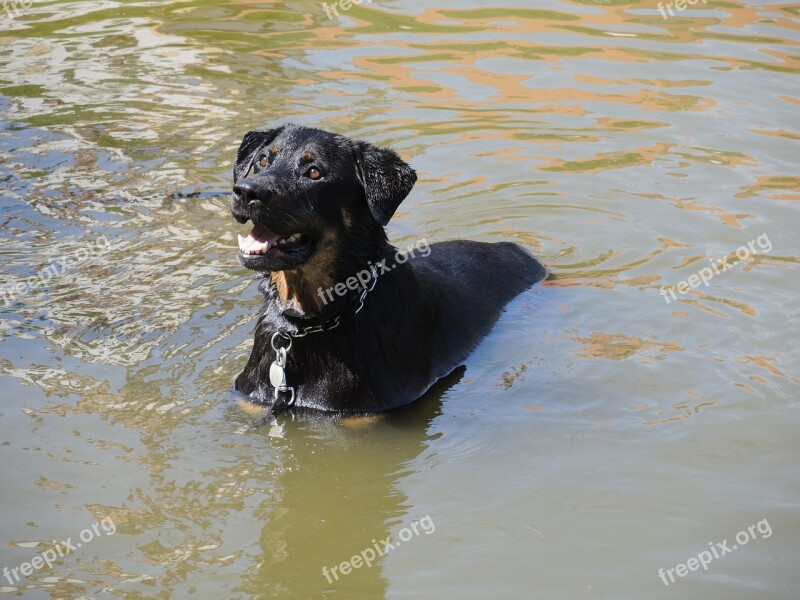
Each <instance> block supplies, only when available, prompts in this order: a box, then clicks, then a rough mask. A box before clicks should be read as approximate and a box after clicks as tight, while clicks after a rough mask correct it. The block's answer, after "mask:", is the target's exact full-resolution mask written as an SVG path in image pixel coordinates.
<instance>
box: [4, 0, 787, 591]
mask: <svg viewBox="0 0 800 600" xmlns="http://www.w3.org/2000/svg"><path fill="white" fill-rule="evenodd" d="M329 4H331V3H329ZM339 12H340V16H338V17H334V18H332V19H331V18H328V16H327V15H326V13H325V11H324V9H323V7H322V3H317V2H296V1H285V0H281V1H273V2H269V1H250V0H232V1H231V2H226V3H223V4H221V5H214V4H209V3H203V2H198V1H196V0H187V1H183V2H161V3H154V2H144V1H140V0H131V1H125V2H117V1H108V2H99V1H92V2H89V1H70V2H67V1H65V0H56V1H53V2H35V3H32V4H31V6H30V7H28V8H24V9H20V10H19V12H18V14H15V15H13V16H9V15H8V14H3V13H0V129H1V130H2V133H1V134H0V179H2V181H3V187H2V192H0V219H2V221H0V222H2V226H3V227H2V235H0V254H2V257H3V260H2V262H1V263H0V278H1V279H0V294H5V295H0V311H2V318H1V319H0V335H2V339H3V345H2V351H0V373H2V374H3V376H4V377H3V392H2V405H0V418H2V423H3V434H2V436H0V457H2V459H3V475H4V478H3V483H4V485H3V486H2V487H0V505H2V507H3V508H2V510H1V511H0V523H1V524H2V527H0V530H1V531H2V536H0V538H1V540H2V541H3V542H6V543H5V544H0V569H2V568H3V567H8V568H13V567H16V566H18V565H20V564H22V563H24V562H26V561H29V560H31V558H32V557H33V556H35V554H36V553H37V552H40V551H41V550H42V549H43V548H45V544H49V543H50V542H51V540H53V539H65V538H66V537H69V536H76V535H77V534H78V533H79V532H80V531H81V530H83V529H84V528H85V527H87V526H89V525H91V524H92V523H93V522H95V521H97V520H100V519H102V518H104V517H106V516H108V515H111V516H113V518H114V521H115V523H116V524H117V526H118V532H117V534H115V535H114V536H109V537H103V538H100V539H96V540H94V541H93V542H92V543H91V544H88V545H87V546H86V547H83V548H81V549H79V550H77V551H75V552H74V553H72V554H70V555H69V556H67V557H65V558H63V559H62V560H61V561H59V562H58V563H57V564H56V565H55V566H54V567H53V568H52V569H42V570H37V571H36V572H34V573H31V574H30V575H28V576H25V577H24V578H22V579H21V580H19V581H15V580H14V579H13V577H12V580H11V581H9V580H8V579H7V578H5V577H0V589H2V590H3V591H6V592H13V591H15V590H16V591H19V590H26V591H25V595H26V596H31V597H43V598H44V597H69V598H72V597H74V598H78V597H81V596H84V597H100V596H110V597H120V598H122V597H164V598H169V597H174V598H181V597H186V596H188V595H190V594H195V595H198V594H200V595H211V596H214V597H226V598H250V597H272V596H288V597H297V598H318V597H342V598H376V597H398V598H399V597H415V598H416V597H437V598H438V597H442V598H450V597H453V598H465V597H466V598H472V597H474V598H484V597H487V596H497V595H499V596H501V597H528V596H529V595H530V590H531V589H536V590H537V591H538V593H539V595H540V596H542V597H555V598H561V597H563V598H575V597H579V596H597V597H608V598H641V597H647V598H651V597H660V596H662V595H663V596H664V597H666V595H667V594H673V595H674V594H675V593H678V594H679V595H681V596H682V597H712V598H716V597H720V598H722V597H724V598H726V599H730V598H751V597H754V596H758V597H763V598H794V597H797V595H798V593H800V584H798V583H797V580H796V578H795V579H793V576H792V573H791V569H790V567H789V565H791V564H793V562H796V561H797V559H798V552H797V548H796V544H793V543H792V540H794V539H796V536H797V533H798V529H797V518H796V517H797V502H796V489H795V488H794V486H792V485H791V482H793V481H796V477H797V473H796V468H795V466H794V465H795V462H796V461H795V456H796V448H797V446H796V442H795V441H794V440H795V438H796V435H795V430H796V425H797V420H798V408H800V402H798V389H799V388H798V384H800V373H799V372H798V370H797V367H796V360H794V359H795V358H796V356H797V351H798V345H797V341H796V338H797V336H796V335H794V333H795V332H796V330H797V324H798V317H797V315H796V312H797V311H796V310H795V307H796V304H797V300H796V298H797V297H796V288H797V286H796V284H795V283H794V281H795V279H796V276H795V274H796V272H797V263H798V257H800V248H799V247H798V237H797V234H796V233H795V232H796V230H797V224H798V217H797V212H796V207H795V204H796V202H797V200H798V199H800V192H799V191H800V178H798V176H797V158H796V157H797V154H798V153H797V142H798V140H800V131H797V130H796V129H797V123H798V121H797V117H796V115H797V109H798V105H799V104H800V97H798V95H797V92H796V89H797V86H796V84H795V81H794V78H795V77H796V75H797V73H798V71H799V70H800V69H799V68H798V63H797V48H798V35H797V24H796V22H797V17H798V14H799V13H800V9H798V7H796V6H793V5H788V4H780V3H774V2H762V3H753V4H748V3H743V2H738V1H730V2H714V1H711V0H710V1H709V2H708V3H706V4H702V5H701V4H700V3H696V4H695V5H693V6H690V7H689V8H687V9H686V10H683V11H680V12H676V13H675V15H674V16H672V17H671V18H669V19H666V20H665V19H664V18H662V16H661V14H660V13H659V11H658V3H657V2H651V1H650V0H630V1H626V2H597V1H594V0H571V1H570V0H547V1H546V2H544V3H542V4H537V5H536V6H534V5H533V4H531V3H528V4H526V3H517V5H509V4H506V5H491V6H490V5H487V4H485V3H483V4H481V3H479V2H475V1H473V0H439V1H437V2H435V3H415V2H412V1H411V0H380V1H378V0H376V1H374V2H371V3H366V2H362V3H360V4H354V5H353V6H352V8H350V9H349V10H340V11H339ZM286 120H294V121H299V122H301V123H306V124H313V125H318V126H321V127H325V128H328V129H332V130H335V131H337V132H342V133H345V134H348V135H351V136H354V137H363V138H368V139H370V140H371V141H373V142H376V143H379V144H391V145H392V146H394V147H395V148H396V149H397V150H398V151H399V152H400V153H401V154H402V155H403V156H404V157H405V158H407V159H409V160H410V162H411V163H412V164H413V165H414V166H415V167H416V168H417V170H418V173H419V182H418V184H417V186H416V188H415V190H414V192H412V195H411V196H410V197H409V198H408V199H407V200H406V202H405V203H404V204H403V205H402V206H401V207H400V210H399V211H398V213H397V215H396V216H395V218H394V220H393V222H392V223H391V224H390V227H389V233H390V236H391V238H392V239H393V240H394V241H395V242H396V243H397V244H398V245H402V244H407V243H409V242H413V241H414V240H417V239H420V238H422V237H424V238H426V239H428V240H430V241H438V240H443V239H452V238H460V237H466V238H474V239H482V240H514V241H517V242H519V243H521V244H524V245H525V246H527V247H529V248H530V249H532V250H533V251H534V252H536V253H537V255H539V256H540V257H541V258H542V259H543V261H544V262H545V263H547V264H548V265H549V266H550V267H551V269H552V276H551V278H550V279H549V280H548V281H547V282H546V283H545V284H544V285H543V286H541V287H540V288H539V289H537V290H534V291H532V292H530V293H528V294H525V295H523V296H522V297H520V298H519V299H518V300H516V301H515V302H514V303H513V304H512V305H511V306H510V307H509V310H508V311H507V314H506V315H505V317H504V318H503V320H501V322H500V323H499V324H498V327H497V328H496V329H495V331H494V332H493V334H492V335H491V336H490V337H489V338H488V339H487V340H486V341H485V343H483V344H482V345H481V346H480V348H478V350H477V351H476V353H475V354H474V355H473V356H472V357H471V358H470V359H469V361H468V362H467V365H466V369H465V370H462V371H460V372H458V373H456V374H455V375H454V377H452V378H451V379H450V380H449V381H447V382H444V383H443V384H442V385H441V386H439V388H438V389H437V390H436V391H434V392H433V393H431V394H430V395H429V396H428V397H426V399H425V400H424V401H422V402H419V403H417V404H416V405H414V406H412V407H410V408H409V409H407V410H405V411H403V412H401V413H398V414H393V415H389V416H385V417H383V418H381V419H379V420H377V421H376V422H367V423H364V422H355V423H325V422H315V421H307V420H303V419H297V420H292V419H291V417H290V416H287V417H286V418H284V419H282V421H281V422H279V423H277V424H275V425H274V426H265V427H260V428H254V427H253V423H255V422H256V421H257V420H258V416H257V415H252V414H248V413H247V412H245V411H242V410H241V408H240V407H239V406H237V405H236V404H235V403H234V402H232V401H231V400H230V398H229V397H228V391H229V389H230V384H231V381H232V378H233V377H234V375H235V374H236V373H237V372H238V370H239V369H240V368H241V367H242V365H243V364H244V361H245V359H246V357H247V355H248V354H249V349H250V344H251V339H252V337H251V330H252V327H253V325H254V320H253V317H254V314H255V311H256V310H257V307H258V306H259V303H260V300H259V298H258V294H257V291H256V285H255V282H254V280H253V279H252V276H251V273H249V272H247V271H245V270H244V269H242V268H241V267H240V266H238V264H237V262H236V260H235V256H234V254H233V248H234V246H235V238H236V233H238V230H237V229H238V227H237V226H236V225H235V223H234V222H233V221H232V220H231V219H230V217H229V216H228V214H227V207H226V203H227V200H226V197H225V193H226V190H227V189H228V187H229V186H230V169H231V159H232V155H233V152H234V151H235V148H236V146H237V145H238V142H239V140H240V139H241V135H242V133H243V132H244V131H246V130H248V129H251V128H254V127H261V126H264V125H267V124H273V123H276V122H281V121H286ZM761 234H766V235H768V236H769V239H770V241H771V242H772V243H771V248H770V249H769V250H768V251H767V250H766V249H764V248H756V251H755V252H753V253H752V255H750V256H749V257H748V258H747V259H746V260H745V261H743V263H744V264H742V265H741V266H738V267H736V268H735V269H731V270H727V271H725V272H723V273H720V274H718V275H716V276H715V277H714V278H713V280H711V281H710V282H709V285H708V286H705V285H703V286H699V287H695V288H691V289H690V290H689V291H688V292H687V293H685V294H679V295H678V297H677V299H675V300H674V301H672V302H670V303H669V304H668V303H665V302H664V301H663V298H662V296H661V295H660V293H659V292H660V290H661V289H662V287H667V288H668V287H671V286H676V285H678V284H679V282H682V281H686V280H687V279H688V278H689V277H690V276H691V275H693V274H694V273H697V272H698V270H699V269H700V268H701V267H702V266H704V265H706V264H707V263H708V259H718V258H720V257H724V256H728V255H729V254H730V253H731V252H733V251H735V249H736V248H738V247H740V246H741V245H743V244H746V243H747V241H749V240H752V239H755V238H756V236H759V235H761ZM100 236H105V237H106V239H108V240H110V242H111V243H112V246H111V247H112V248H113V251H111V252H110V254H108V255H102V256H100V255H97V256H94V257H90V258H89V259H87V260H81V261H77V262H76V264H75V265H74V267H73V268H71V269H69V270H66V271H64V272H63V273H59V274H57V276H54V277H52V278H51V279H49V280H48V281H47V283H46V285H43V286H40V287H37V288H36V289H33V290H31V291H30V292H29V293H25V294H23V295H20V294H13V293H11V294H9V293H7V292H8V291H9V290H13V289H14V286H16V285H18V284H24V282H26V281H27V280H28V278H30V277H33V276H37V274H38V273H39V272H40V271H42V269H44V268H46V267H47V265H48V264H52V262H51V261H54V260H56V261H57V260H59V259H60V258H63V257H71V256H75V255H76V253H79V252H80V251H81V249H82V248H85V247H86V246H87V244H88V243H90V242H93V241H94V240H97V239H98V238H99V237H100ZM3 298H5V299H3ZM426 514H429V515H431V517H432V518H433V520H434V521H435V522H436V532H435V533H434V534H432V535H430V536H420V537H419V538H418V539H415V540H414V542H413V545H412V544H411V543H409V545H408V547H407V548H402V547H401V548H398V549H397V550H396V551H393V552H392V553H391V554H390V555H388V556H386V557H384V558H383V559H381V561H380V562H379V564H377V565H375V566H373V567H372V568H361V569H357V570H354V571H353V573H351V574H349V575H347V576H346V577H344V578H343V579H342V580H341V582H337V583H335V584H333V585H331V584H329V583H328V582H327V581H326V579H325V578H324V577H323V576H322V571H321V569H322V567H323V566H326V565H327V566H332V565H337V564H340V563H342V562H343V561H346V560H349V559H350V558H351V557H352V556H353V555H355V554H357V553H359V552H360V551H361V550H363V549H364V548H366V547H368V546H369V545H370V543H371V540H373V539H376V540H377V539H381V538H385V537H386V536H387V535H389V534H391V533H393V532H396V531H397V530H398V529H399V528H402V527H404V526H407V525H408V524H409V523H411V522H412V521H414V520H415V519H419V518H421V517H422V516H423V515H426ZM763 518H768V519H769V523H770V524H771V525H772V527H773V529H774V530H775V535H773V536H771V537H770V538H769V539H763V540H760V541H758V542H753V543H752V544H749V545H748V546H747V547H746V548H742V549H740V550H738V551H737V552H736V553H735V554H731V555H730V556H726V557H724V559H722V560H719V561H715V563H714V564H713V565H712V566H711V567H710V568H709V570H708V571H707V572H705V571H704V572H696V573H690V574H689V576H687V577H686V578H683V579H680V580H679V581H677V582H676V583H675V584H673V585H671V586H670V587H669V588H665V586H664V585H663V584H662V583H661V580H660V579H658V576H657V571H658V569H659V568H661V567H664V568H669V567H671V566H674V565H675V564H677V563H679V562H682V561H685V560H686V559H687V558H689V557H691V556H693V555H696V554H697V552H699V551H700V550H702V549H703V548H704V547H705V546H706V544H707V542H708V540H721V539H724V538H732V537H733V536H734V535H735V534H736V532H737V531H739V530H740V529H742V528H744V527H746V526H747V525H749V524H751V523H755V522H758V521H759V520H761V519H763ZM674 588H679V590H677V591H676V590H675V589H674Z"/></svg>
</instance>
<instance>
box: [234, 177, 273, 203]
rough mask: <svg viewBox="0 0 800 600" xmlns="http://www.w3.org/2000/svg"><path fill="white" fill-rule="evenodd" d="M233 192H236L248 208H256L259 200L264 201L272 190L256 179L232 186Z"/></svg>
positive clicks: (270, 194)
mask: <svg viewBox="0 0 800 600" xmlns="http://www.w3.org/2000/svg"><path fill="white" fill-rule="evenodd" d="M233 193H234V194H236V195H237V196H238V197H239V198H240V199H241V202H242V204H244V205H245V206H247V207H248V208H251V209H253V208H257V207H258V205H259V204H260V203H261V202H266V201H268V200H269V199H270V197H271V196H272V191H271V190H270V189H269V188H268V187H267V186H266V185H264V184H262V183H258V182H256V181H247V180H245V181H242V182H240V183H237V184H236V185H235V186H233Z"/></svg>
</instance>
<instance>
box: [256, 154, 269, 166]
mask: <svg viewBox="0 0 800 600" xmlns="http://www.w3.org/2000/svg"><path fill="white" fill-rule="evenodd" d="M268 164H269V159H268V158H267V155H266V154H262V155H261V156H259V157H258V166H259V167H261V168H262V169H263V168H265V167H266V166H267V165H268Z"/></svg>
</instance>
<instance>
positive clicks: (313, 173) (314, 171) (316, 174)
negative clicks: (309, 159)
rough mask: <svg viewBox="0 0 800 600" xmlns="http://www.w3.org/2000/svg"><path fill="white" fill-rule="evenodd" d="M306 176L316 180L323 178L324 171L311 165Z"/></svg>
mask: <svg viewBox="0 0 800 600" xmlns="http://www.w3.org/2000/svg"><path fill="white" fill-rule="evenodd" d="M306 177H308V178H309V179H311V180H313V181H316V180H317V179H320V178H322V171H320V170H319V169H318V168H317V167H311V168H310V169H309V170H308V171H306Z"/></svg>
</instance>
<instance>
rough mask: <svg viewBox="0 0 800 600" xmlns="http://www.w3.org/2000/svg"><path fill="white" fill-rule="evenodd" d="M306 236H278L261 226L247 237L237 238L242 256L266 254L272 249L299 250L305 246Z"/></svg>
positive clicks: (256, 227) (294, 234) (257, 226)
mask: <svg viewBox="0 0 800 600" xmlns="http://www.w3.org/2000/svg"><path fill="white" fill-rule="evenodd" d="M307 243H308V236H307V235H304V234H302V233H293V234H291V235H288V236H280V235H278V234H277V233H273V232H272V231H270V230H269V229H267V228H266V227H264V226H262V225H256V226H255V227H253V230H252V231H251V232H250V233H249V234H248V236H247V237H242V236H241V235H240V236H239V250H240V251H241V252H242V254H267V253H268V252H269V251H270V250H272V248H274V247H277V248H280V249H281V250H282V251H284V252H291V251H292V250H299V249H301V248H302V247H303V246H305V245H307Z"/></svg>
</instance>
